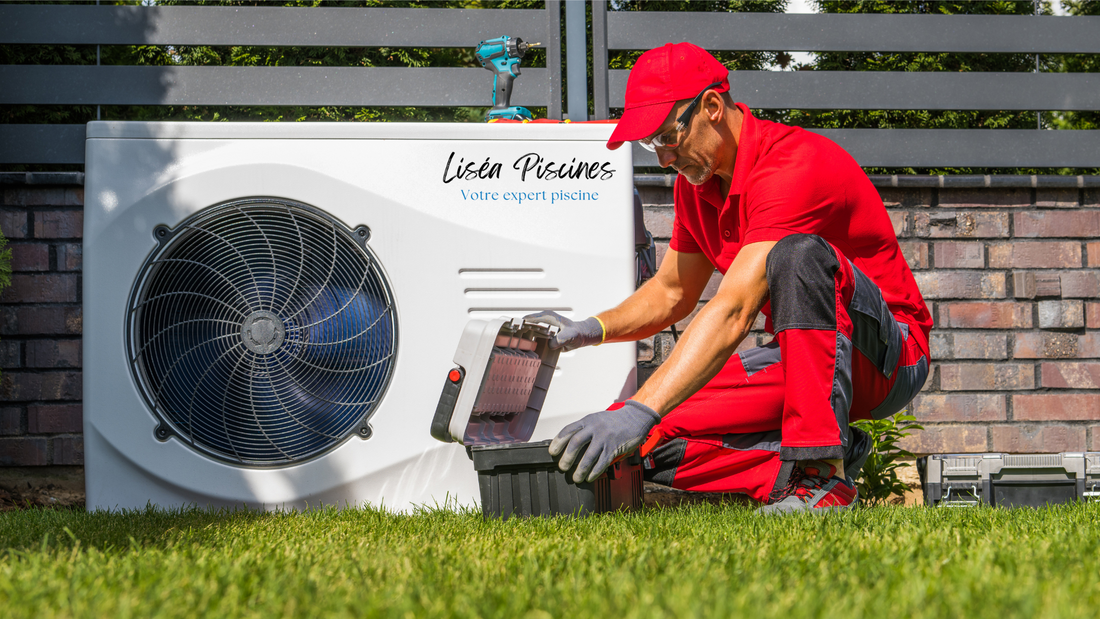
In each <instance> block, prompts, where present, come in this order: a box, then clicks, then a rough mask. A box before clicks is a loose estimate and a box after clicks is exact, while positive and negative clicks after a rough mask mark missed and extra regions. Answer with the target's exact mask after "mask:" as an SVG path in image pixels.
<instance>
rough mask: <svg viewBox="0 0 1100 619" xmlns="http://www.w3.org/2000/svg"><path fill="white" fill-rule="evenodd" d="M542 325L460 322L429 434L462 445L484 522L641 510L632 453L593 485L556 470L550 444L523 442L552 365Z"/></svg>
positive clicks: (638, 471) (547, 331)
mask: <svg viewBox="0 0 1100 619" xmlns="http://www.w3.org/2000/svg"><path fill="white" fill-rule="evenodd" d="M552 333H553V331H552V330H551V328H550V327H549V326H547V325H543V324H539V323H533V322H527V321H525V320H522V319H521V320H512V319H510V318H507V317H501V318H495V319H492V320H477V319H474V320H470V321H469V322H468V323H466V328H465V329H464V330H463V333H462V337H461V338H460V339H459V343H458V350H457V351H456V352H455V356H454V363H455V365H454V368H453V369H451V370H450V371H449V372H448V374H447V379H446V380H445V381H444V387H443V392H442V393H441V394H440V396H439V403H438V404H437V406H436V411H435V416H434V417H433V419H432V425H431V433H432V436H434V437H435V438H436V439H438V440H440V441H443V442H445V443H450V442H458V443H462V444H463V445H465V446H466V449H467V451H468V453H469V454H470V458H471V459H473V461H474V469H475V471H476V472H477V476H478V485H479V487H480V491H481V507H482V511H483V512H484V514H485V517H486V518H509V517H512V516H550V515H558V514H572V515H576V516H585V515H588V514H598V513H602V512H610V511H618V510H623V509H636V508H638V507H641V504H642V462H641V458H640V457H638V455H637V453H635V454H632V455H630V456H627V457H626V458H624V459H622V460H620V461H619V462H616V463H615V464H613V465H612V466H611V467H610V468H609V469H608V470H607V471H606V472H605V473H604V474H603V475H602V476H601V477H600V478H599V479H597V480H596V481H594V482H592V483H583V484H578V483H574V482H573V479H572V476H571V475H572V472H571V471H570V472H563V471H561V470H559V469H558V463H557V461H556V460H555V459H554V458H553V456H551V455H550V450H549V447H550V441H539V442H534V443H529V442H527V441H529V440H530V439H531V435H532V434H533V433H534V431H535V424H536V423H537V422H538V419H539V416H540V414H541V413H542V405H543V403H544V402H545V400H546V394H547V392H548V391H549V389H550V382H551V380H552V379H553V377H554V371H555V369H556V366H557V360H558V351H557V350H551V348H550V345H549V340H550V337H551V335H552Z"/></svg>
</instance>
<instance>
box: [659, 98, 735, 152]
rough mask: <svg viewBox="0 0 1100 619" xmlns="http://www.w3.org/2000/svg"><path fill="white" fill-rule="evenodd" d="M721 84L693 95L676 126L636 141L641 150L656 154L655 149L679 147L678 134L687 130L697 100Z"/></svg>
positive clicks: (677, 119)
mask: <svg viewBox="0 0 1100 619" xmlns="http://www.w3.org/2000/svg"><path fill="white" fill-rule="evenodd" d="M721 85H722V82H715V83H713V84H711V85H710V86H707V87H706V88H704V89H703V90H701V91H700V92H699V94H697V95H695V98H694V99H692V100H691V104H689V105H688V106H687V108H686V109H685V110H684V112H683V113H682V114H680V115H679V116H677V117H676V126H675V127H673V128H672V129H669V130H668V131H665V132H664V133H662V134H660V135H655V136H653V137H650V138H645V139H642V140H638V143H639V144H641V145H642V148H644V149H646V150H648V151H650V152H656V151H657V147H658V146H660V147H661V148H666V149H671V148H676V147H677V146H679V145H680V132H681V131H683V130H684V129H686V128H687V123H688V120H690V119H691V115H692V114H693V113H694V112H695V107H696V106H697V105H699V100H700V99H702V98H703V94H704V93H706V92H707V91H708V90H710V89H711V88H715V87H717V86H721Z"/></svg>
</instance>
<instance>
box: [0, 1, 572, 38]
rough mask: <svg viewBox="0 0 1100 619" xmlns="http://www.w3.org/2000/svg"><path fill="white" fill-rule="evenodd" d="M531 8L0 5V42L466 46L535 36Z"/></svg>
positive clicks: (541, 25)
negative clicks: (486, 41) (506, 36)
mask: <svg viewBox="0 0 1100 619" xmlns="http://www.w3.org/2000/svg"><path fill="white" fill-rule="evenodd" d="M545 13H546V11H544V10H539V9H515V10H511V9H509V10H493V9H386V8H365V9H359V8H324V7H310V8H284V7H205V6H178V7H176V6H173V7H142V6H64V5H62V6H56V5H7V6H0V44H4V43H23V44H28V43H34V44H67V45H96V44H102V45H258V46H265V47H287V46H332V47H472V46H473V45H475V44H477V42H478V41H481V40H485V39H490V38H493V37H498V36H500V35H501V34H510V35H512V36H519V37H522V38H524V39H529V38H530V39H532V40H536V41H537V40H542V39H544V38H546V37H548V36H549V35H550V34H551V33H552V32H553V30H552V29H551V28H549V27H548V24H547V21H546V15H545Z"/></svg>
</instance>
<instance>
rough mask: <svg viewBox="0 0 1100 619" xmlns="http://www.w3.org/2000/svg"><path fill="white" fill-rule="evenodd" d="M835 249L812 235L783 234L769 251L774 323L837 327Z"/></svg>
mask: <svg viewBox="0 0 1100 619" xmlns="http://www.w3.org/2000/svg"><path fill="white" fill-rule="evenodd" d="M839 268H840V262H839V261H838V260H837V257H836V253H835V252H834V251H833V248H832V247H830V246H829V244H828V243H827V242H826V241H825V239H823V238H821V237H819V236H816V235H813V234H792V235H789V236H786V237H783V238H782V239H781V240H780V241H779V242H778V243H776V244H775V247H773V248H772V250H771V251H770V252H769V253H768V260H767V267H766V276H767V280H768V293H769V294H770V296H771V306H772V307H771V309H772V325H774V327H775V332H776V333H778V332H780V331H782V330H784V329H830V330H832V329H836V281H835V277H836V272H837V270H838V269H839Z"/></svg>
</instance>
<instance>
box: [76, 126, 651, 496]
mask: <svg viewBox="0 0 1100 619" xmlns="http://www.w3.org/2000/svg"><path fill="white" fill-rule="evenodd" d="M611 130H612V126H611V125H601V124H589V125H583V124H582V125H577V124H574V125H565V124H524V125H521V124H488V125H481V124H382V123H379V124H357V123H340V124H335V123H334V124H305V123H302V124H292V123H254V124H252V123H249V124H236V123H225V124H223V123H203V124H199V123H195V124H189V123H124V122H93V123H90V124H89V125H88V140H87V176H86V187H85V189H86V193H85V199H86V205H85V219H84V261H85V262H84V351H85V352H84V359H85V370H84V432H85V434H84V441H85V466H86V479H87V501H88V502H87V504H88V508H89V509H117V508H135V507H144V506H145V505H146V504H148V503H152V504H154V505H160V506H179V505H190V504H197V505H199V506H242V505H248V506H252V507H260V508H268V509H272V508H275V509H279V508H304V507H306V506H316V505H321V504H328V505H332V504H336V505H359V504H363V503H370V504H373V505H376V506H378V505H381V506H384V507H386V508H389V509H394V510H408V509H410V508H412V507H414V506H417V505H437V504H438V505H442V504H444V503H448V502H449V503H450V504H451V505H454V504H456V502H457V504H461V505H476V504H477V502H478V486H477V474H476V473H475V471H474V469H473V467H472V466H471V463H470V461H469V459H468V457H467V453H466V451H465V448H464V447H463V446H462V445H459V444H443V443H440V442H439V441H436V440H435V439H433V438H432V436H431V433H430V426H431V423H432V418H433V414H434V413H435V410H436V405H437V403H438V401H439V398H440V393H441V390H442V389H443V386H444V383H445V381H446V380H447V374H448V372H449V370H450V369H451V368H452V365H453V364H452V360H451V357H452V354H453V352H454V350H455V346H456V344H457V343H458V339H459V337H460V336H461V335H462V332H463V328H464V326H465V325H466V323H467V322H468V321H469V320H470V319H471V318H484V319H491V318H497V317H500V316H509V317H518V316H522V315H524V314H527V313H529V312H532V311H536V310H541V309H553V310H556V311H558V312H560V313H562V314H564V315H566V316H577V317H579V318H584V317H587V316H588V315H590V314H592V313H595V312H597V311H600V310H603V309H606V308H608V307H611V306H613V305H615V304H616V303H618V302H619V301H621V300H622V299H623V298H625V297H626V296H627V295H629V294H630V293H631V292H632V290H633V286H634V228H633V209H632V199H633V197H632V191H633V189H632V164H631V159H630V149H628V148H624V149H620V150H618V151H614V152H612V151H608V150H606V149H605V148H604V142H605V141H606V139H607V137H608V136H609V134H610V132H611ZM634 357H635V353H634V346H633V345H632V344H615V345H606V346H600V347H596V348H588V349H584V350H581V351H575V352H573V353H565V354H562V355H561V357H560V358H559V360H558V362H557V370H556V371H555V375H554V390H553V392H552V393H551V394H550V395H549V397H548V398H547V401H546V403H545V405H544V410H545V413H544V414H543V415H542V417H541V418H540V420H539V423H538V427H537V428H536V430H535V436H534V437H533V438H534V439H535V440H538V439H545V438H549V437H551V436H553V435H554V434H555V433H556V432H557V431H558V430H559V429H560V428H561V427H562V426H563V425H565V424H566V423H568V422H570V421H572V420H574V419H576V418H578V417H580V416H581V415H584V414H587V413H589V412H593V411H595V410H602V409H603V408H605V407H606V406H607V405H608V404H610V403H611V402H612V401H614V400H616V399H619V398H622V397H626V396H629V395H631V394H632V393H633V391H634V388H635V374H634V371H633V370H634V367H635V361H634Z"/></svg>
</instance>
